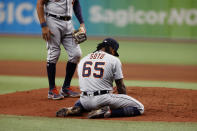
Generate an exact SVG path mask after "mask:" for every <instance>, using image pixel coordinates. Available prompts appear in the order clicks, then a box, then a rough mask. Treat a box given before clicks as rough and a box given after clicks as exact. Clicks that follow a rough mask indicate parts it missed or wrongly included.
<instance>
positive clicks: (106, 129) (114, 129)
mask: <svg viewBox="0 0 197 131" xmlns="http://www.w3.org/2000/svg"><path fill="white" fill-rule="evenodd" d="M0 125H1V126H0V131H121V130H122V131H196V130H197V124H196V123H189V122H188V123H183V122H136V121H132V122H126V121H110V120H80V119H66V118H65V119H62V118H46V117H27V116H10V115H0Z"/></svg>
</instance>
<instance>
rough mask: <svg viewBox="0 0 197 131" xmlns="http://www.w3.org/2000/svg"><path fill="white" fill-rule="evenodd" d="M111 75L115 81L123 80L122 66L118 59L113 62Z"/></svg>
mask: <svg viewBox="0 0 197 131" xmlns="http://www.w3.org/2000/svg"><path fill="white" fill-rule="evenodd" d="M113 74H114V79H115V80H118V79H122V78H123V73H122V64H121V62H120V60H119V59H118V58H117V59H115V62H114V68H113Z"/></svg>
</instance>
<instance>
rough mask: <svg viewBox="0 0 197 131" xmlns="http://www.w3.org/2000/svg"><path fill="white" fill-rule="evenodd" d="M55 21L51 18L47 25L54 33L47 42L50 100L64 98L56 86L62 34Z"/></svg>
mask: <svg viewBox="0 0 197 131" xmlns="http://www.w3.org/2000/svg"><path fill="white" fill-rule="evenodd" d="M53 21H54V20H53V19H51V18H50V17H49V18H48V19H47V25H48V27H49V28H50V30H51V31H52V32H53V34H54V35H51V37H50V40H49V41H48V42H47V50H48V54H47V75H48V82H49V92H48V98H49V99H54V100H59V99H62V98H64V97H63V96H62V95H60V94H59V92H58V91H57V88H56V86H55V75H56V63H57V61H58V58H59V56H60V51H61V48H60V33H59V31H58V30H57V28H56V26H55V24H54V22H53Z"/></svg>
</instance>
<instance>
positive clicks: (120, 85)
mask: <svg viewBox="0 0 197 131" xmlns="http://www.w3.org/2000/svg"><path fill="white" fill-rule="evenodd" d="M115 82H116V86H117V91H118V94H126V87H125V85H124V82H123V79H118V80H115Z"/></svg>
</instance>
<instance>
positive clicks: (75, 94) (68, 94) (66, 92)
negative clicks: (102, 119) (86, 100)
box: [60, 87, 80, 97]
mask: <svg viewBox="0 0 197 131" xmlns="http://www.w3.org/2000/svg"><path fill="white" fill-rule="evenodd" d="M60 94H61V95H63V96H64V97H80V93H78V92H74V91H72V89H71V88H70V87H69V88H65V89H62V88H61V90H60Z"/></svg>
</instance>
